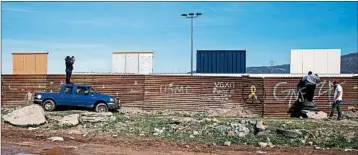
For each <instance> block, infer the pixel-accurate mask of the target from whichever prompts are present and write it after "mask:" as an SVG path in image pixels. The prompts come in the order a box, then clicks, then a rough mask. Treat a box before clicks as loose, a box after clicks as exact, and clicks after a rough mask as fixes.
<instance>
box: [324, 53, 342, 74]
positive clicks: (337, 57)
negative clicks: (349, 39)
mask: <svg viewBox="0 0 358 155" xmlns="http://www.w3.org/2000/svg"><path fill="white" fill-rule="evenodd" d="M327 57H328V72H329V73H335V74H339V73H341V50H335V51H330V52H328V54H327Z"/></svg>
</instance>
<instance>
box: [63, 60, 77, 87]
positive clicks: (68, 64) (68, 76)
mask: <svg viewBox="0 0 358 155" xmlns="http://www.w3.org/2000/svg"><path fill="white" fill-rule="evenodd" d="M74 63H75V57H74V56H72V57H70V56H67V57H66V58H65V64H66V83H67V84H70V83H71V76H72V70H73V64H74Z"/></svg>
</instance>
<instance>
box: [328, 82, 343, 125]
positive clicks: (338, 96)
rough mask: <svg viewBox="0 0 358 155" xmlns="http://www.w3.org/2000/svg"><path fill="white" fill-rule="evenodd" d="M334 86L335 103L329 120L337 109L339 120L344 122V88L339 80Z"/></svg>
mask: <svg viewBox="0 0 358 155" xmlns="http://www.w3.org/2000/svg"><path fill="white" fill-rule="evenodd" d="M333 86H334V102H333V104H332V109H331V114H330V115H329V118H332V117H333V114H334V110H335V109H337V111H338V120H342V111H341V102H342V99H343V88H342V86H341V85H340V84H339V82H338V81H337V80H335V81H334V82H333Z"/></svg>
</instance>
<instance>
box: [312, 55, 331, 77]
mask: <svg viewBox="0 0 358 155" xmlns="http://www.w3.org/2000/svg"><path fill="white" fill-rule="evenodd" d="M312 71H313V70H312ZM314 72H315V73H318V74H325V73H328V52H327V51H323V50H315V51H314Z"/></svg>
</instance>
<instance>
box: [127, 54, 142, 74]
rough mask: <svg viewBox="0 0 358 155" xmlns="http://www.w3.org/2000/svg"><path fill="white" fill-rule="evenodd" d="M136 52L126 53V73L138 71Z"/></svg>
mask: <svg viewBox="0 0 358 155" xmlns="http://www.w3.org/2000/svg"><path fill="white" fill-rule="evenodd" d="M138 59H139V58H138V54H126V73H139V64H138Z"/></svg>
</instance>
